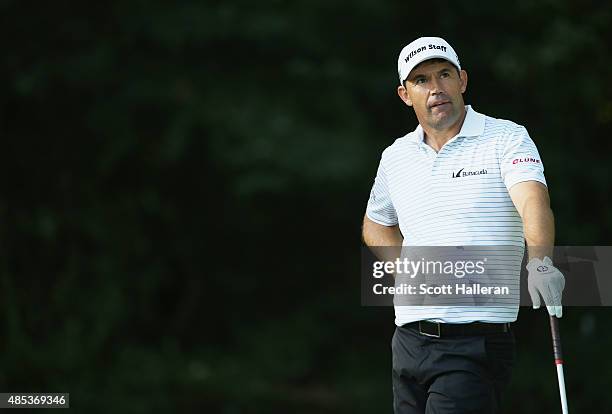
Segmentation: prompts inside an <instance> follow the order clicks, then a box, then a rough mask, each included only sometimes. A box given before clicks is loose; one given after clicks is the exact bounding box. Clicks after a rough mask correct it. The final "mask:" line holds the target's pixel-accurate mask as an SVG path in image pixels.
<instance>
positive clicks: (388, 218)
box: [366, 160, 397, 226]
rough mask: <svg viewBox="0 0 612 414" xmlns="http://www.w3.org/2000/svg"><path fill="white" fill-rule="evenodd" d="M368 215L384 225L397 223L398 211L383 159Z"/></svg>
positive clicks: (370, 200)
mask: <svg viewBox="0 0 612 414" xmlns="http://www.w3.org/2000/svg"><path fill="white" fill-rule="evenodd" d="M366 215H367V216H368V218H369V219H370V220H372V221H373V222H375V223H378V224H381V225H383V226H395V225H396V224H397V213H396V211H395V208H394V207H393V202H392V201H391V195H390V193H389V187H388V182H387V174H386V172H385V168H384V166H383V163H382V160H381V162H380V165H379V166H378V172H377V173H376V178H375V180H374V185H373V186H372V191H370V199H369V200H368V207H367V209H366Z"/></svg>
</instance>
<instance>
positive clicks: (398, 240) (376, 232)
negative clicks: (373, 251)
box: [362, 214, 404, 247]
mask: <svg viewBox="0 0 612 414" xmlns="http://www.w3.org/2000/svg"><path fill="white" fill-rule="evenodd" d="M362 237H363V242H364V243H365V244H366V245H367V246H369V247H374V246H401V245H402V241H403V240H404V238H403V237H402V233H401V232H400V230H399V226H398V225H397V224H396V225H395V226H383V225H382V224H378V223H376V222H374V221H372V220H370V219H369V218H368V215H367V214H366V215H365V216H364V217H363V227H362Z"/></svg>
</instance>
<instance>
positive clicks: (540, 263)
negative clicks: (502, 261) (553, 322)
mask: <svg viewBox="0 0 612 414" xmlns="http://www.w3.org/2000/svg"><path fill="white" fill-rule="evenodd" d="M527 270H528V271H529V276H528V277H527V287H528V289H529V296H531V301H532V302H533V308H534V309H538V308H539V307H540V295H542V297H543V298H544V303H545V304H546V308H547V309H548V313H549V314H550V315H551V316H557V318H560V317H561V316H562V315H563V307H562V306H561V297H562V295H563V288H564V287H565V277H564V276H563V273H561V272H560V271H559V269H557V268H556V267H555V266H553V264H552V260H550V258H549V257H548V256H546V257H544V260H541V259H539V258H537V257H536V258H533V259H531V260H530V261H529V263H527Z"/></svg>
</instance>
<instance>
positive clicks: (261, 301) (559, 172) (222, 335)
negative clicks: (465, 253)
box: [0, 0, 612, 414]
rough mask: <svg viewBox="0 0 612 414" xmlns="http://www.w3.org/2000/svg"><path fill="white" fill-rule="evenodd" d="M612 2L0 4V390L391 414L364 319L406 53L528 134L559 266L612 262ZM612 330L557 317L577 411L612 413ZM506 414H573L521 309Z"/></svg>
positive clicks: (379, 328) (99, 406)
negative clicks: (440, 53)
mask: <svg viewBox="0 0 612 414" xmlns="http://www.w3.org/2000/svg"><path fill="white" fill-rule="evenodd" d="M611 23H612V8H611V7H610V5H609V4H607V3H606V2H595V1H585V2H572V1H569V0H568V1H553V0H548V1H540V2H536V1H531V0H519V1H516V2H513V3H512V4H511V5H510V4H507V3H499V4H498V3H495V2H486V3H483V2H468V3H466V2H453V1H439V2H437V3H436V4H435V5H433V4H426V3H420V4H408V3H407V2H402V1H386V2H374V1H365V0H355V1H352V2H346V1H340V2H329V1H322V0H309V1H304V0H297V1H292V2H288V1H280V0H278V1H268V2H249V1H240V0H236V1H233V2H219V1H207V2H196V1H192V2H172V3H171V2H161V1H150V2H144V1H133V2H102V3H87V2H80V3H78V2H37V3H30V2H17V1H7V0H2V1H0V27H1V29H0V30H1V33H2V36H0V45H1V49H2V58H1V59H2V65H1V66H0V73H1V78H0V79H1V81H0V91H1V92H0V104H1V105H2V110H1V112H0V134H1V138H2V148H1V150H0V162H1V165H2V170H1V171H2V174H1V178H0V180H1V181H0V182H1V187H0V188H1V194H0V321H1V322H0V329H1V331H0V338H1V339H2V340H1V342H0V350H1V352H0V355H1V356H0V390H1V391H3V392H8V391H30V392H34V391H40V392H43V391H55V392H70V393H71V400H72V401H71V405H72V406H73V407H74V408H73V409H75V410H77V411H78V412H87V413H98V412H99V413H106V412H121V413H151V412H181V413H188V412H207V413H223V414H225V413H227V414H229V413H232V414H233V413H276V412H279V413H383V412H391V378H390V364H391V355H390V346H389V343H390V339H391V335H392V332H393V329H394V325H393V310H392V309H388V308H364V307H361V306H360V302H359V300H360V293H359V286H360V283H359V254H360V250H359V249H360V225H361V219H362V217H363V213H364V211H365V204H366V201H367V198H368V194H369V190H370V187H371V185H372V182H373V179H374V175H375V172H376V167H377V164H378V160H379V157H380V153H381V152H382V150H383V149H384V148H385V147H386V146H388V145H389V144H391V143H392V142H393V140H394V139H395V138H397V137H399V136H402V135H404V134H405V133H406V132H408V131H411V130H412V129H414V127H415V126H416V119H415V117H414V115H413V113H412V112H411V110H409V108H407V107H405V106H404V105H403V104H402V103H401V101H400V100H399V99H398V98H397V96H396V92H395V89H396V86H397V85H396V84H397V79H396V60H397V54H398V53H399V51H400V49H401V48H402V47H403V46H404V45H405V44H407V43H408V42H409V41H411V40H413V39H414V38H416V37H418V36H422V35H441V36H443V37H445V38H446V39H447V40H448V41H449V42H450V43H451V44H452V45H453V46H454V47H455V49H456V50H457V52H458V54H459V56H460V58H461V61H462V65H463V66H464V68H465V69H467V71H468V73H469V76H470V81H469V85H468V93H467V95H466V101H467V102H468V103H470V104H472V105H474V107H475V109H477V110H478V111H480V112H483V113H486V114H488V115H491V116H495V117H499V118H506V119H511V120H513V121H515V122H517V123H520V124H523V125H525V126H526V127H527V129H528V130H529V132H530V134H531V136H532V137H533V139H534V140H535V142H536V144H537V145H538V147H539V150H540V152H541V154H542V157H543V159H544V163H545V166H546V175H547V179H548V182H549V186H550V189H551V197H552V206H553V210H554V212H555V215H556V220H557V233H558V237H557V242H558V244H560V245H579V244H584V245H590V244H594V245H605V244H608V243H609V242H610V232H611V231H612V208H610V202H611V200H610V197H611V192H610V189H611V181H610V180H611V177H610V173H609V166H610V153H611V151H612V139H611V137H612V91H611V88H612V86H611V83H610V82H609V72H610V67H612V55H610V53H609V51H608V42H607V41H606V40H605V39H610V38H612V33H611V27H612V25H611ZM610 315H611V312H610V311H609V310H608V309H594V308H592V309H587V308H568V309H566V310H565V312H564V318H563V320H562V324H561V325H562V337H563V342H564V350H565V353H566V377H567V378H566V381H567V387H568V395H569V401H570V408H571V409H572V410H573V411H574V412H598V413H602V412H612V408H611V407H612V396H611V395H610V393H609V392H607V391H606V389H609V388H610V383H611V379H610V373H611V372H612V362H610V359H609V358H606V352H607V351H608V350H609V349H610V346H611V345H612V333H610V331H609V330H608V329H607V327H608V326H609V321H608V319H607V318H609V317H610ZM515 326H516V328H515V331H516V336H517V340H518V363H517V367H516V369H515V373H514V379H513V382H512V385H511V389H510V390H509V392H508V393H507V398H506V405H505V411H504V412H506V413H516V412H519V413H539V412H554V411H558V410H559V408H558V407H559V402H558V389H557V383H556V375H555V370H554V367H553V363H552V350H551V343H550V333H549V331H548V325H547V317H546V315H545V313H544V312H543V311H539V312H534V311H531V310H530V309H522V310H521V313H520V316H519V320H518V322H517V323H516V324H515Z"/></svg>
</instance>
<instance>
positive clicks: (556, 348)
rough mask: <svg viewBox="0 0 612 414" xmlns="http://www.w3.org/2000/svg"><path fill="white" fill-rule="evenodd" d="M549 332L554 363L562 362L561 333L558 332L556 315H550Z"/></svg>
mask: <svg viewBox="0 0 612 414" xmlns="http://www.w3.org/2000/svg"><path fill="white" fill-rule="evenodd" d="M550 333H551V335H552V343H553V354H554V356H555V364H562V363H563V352H562V351H561V335H560V334H559V320H558V319H557V317H556V316H551V317H550Z"/></svg>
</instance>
